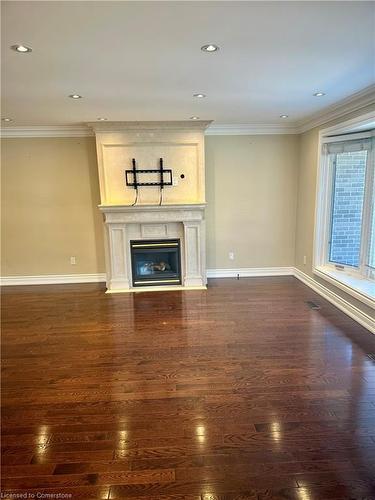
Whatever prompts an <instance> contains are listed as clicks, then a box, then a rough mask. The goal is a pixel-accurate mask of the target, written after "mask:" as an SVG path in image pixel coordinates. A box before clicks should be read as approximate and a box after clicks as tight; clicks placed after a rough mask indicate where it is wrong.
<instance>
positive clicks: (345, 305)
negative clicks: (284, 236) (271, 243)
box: [294, 268, 375, 334]
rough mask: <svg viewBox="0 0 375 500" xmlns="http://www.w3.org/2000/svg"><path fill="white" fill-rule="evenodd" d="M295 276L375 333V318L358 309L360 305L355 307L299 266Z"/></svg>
mask: <svg viewBox="0 0 375 500" xmlns="http://www.w3.org/2000/svg"><path fill="white" fill-rule="evenodd" d="M294 276H295V277H296V278H298V279H299V280H300V281H302V283H304V284H305V285H307V286H308V287H310V288H312V290H314V292H316V293H318V294H319V295H321V296H322V297H323V298H325V299H326V300H328V302H331V304H333V305H334V306H336V307H337V308H338V309H340V310H341V311H342V312H344V313H345V314H346V315H348V316H350V317H351V318H352V319H354V321H356V322H357V323H359V324H360V325H362V326H364V327H365V328H367V330H369V331H370V332H371V333H374V334H375V324H374V319H373V318H371V316H369V315H368V314H366V313H364V312H363V311H361V310H360V309H358V307H355V306H354V305H353V304H351V303H350V302H348V301H347V300H345V299H343V298H342V297H340V295H338V294H337V293H335V292H332V290H329V289H328V288H326V287H325V286H323V285H322V284H321V283H318V282H317V281H315V280H314V279H313V278H311V276H308V275H307V274H305V273H303V272H302V271H300V270H299V269H297V268H294Z"/></svg>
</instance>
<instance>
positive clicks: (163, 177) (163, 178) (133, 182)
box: [125, 158, 173, 189]
mask: <svg viewBox="0 0 375 500" xmlns="http://www.w3.org/2000/svg"><path fill="white" fill-rule="evenodd" d="M132 167H133V168H132V169H131V170H125V180H126V185H127V186H129V187H132V188H134V189H138V188H139V187H141V186H160V189H163V188H164V186H172V185H173V179H172V169H170V168H164V166H163V158H160V159H159V168H155V169H153V168H142V169H137V166H136V161H135V158H132ZM142 174H159V181H158V182H142V181H141V180H140V179H141V178H142Z"/></svg>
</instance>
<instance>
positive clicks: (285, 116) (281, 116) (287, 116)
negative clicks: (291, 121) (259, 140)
mask: <svg viewBox="0 0 375 500" xmlns="http://www.w3.org/2000/svg"><path fill="white" fill-rule="evenodd" d="M280 118H289V115H280Z"/></svg>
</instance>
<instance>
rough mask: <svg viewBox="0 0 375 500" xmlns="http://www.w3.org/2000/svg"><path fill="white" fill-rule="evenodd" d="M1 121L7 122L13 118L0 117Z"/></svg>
mask: <svg viewBox="0 0 375 500" xmlns="http://www.w3.org/2000/svg"><path fill="white" fill-rule="evenodd" d="M1 121H2V122H7V123H9V122H12V121H13V119H12V118H2V119H1Z"/></svg>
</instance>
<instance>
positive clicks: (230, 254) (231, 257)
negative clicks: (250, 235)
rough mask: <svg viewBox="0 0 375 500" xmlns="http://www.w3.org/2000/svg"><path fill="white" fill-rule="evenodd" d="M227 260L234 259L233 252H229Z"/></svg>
mask: <svg viewBox="0 0 375 500" xmlns="http://www.w3.org/2000/svg"><path fill="white" fill-rule="evenodd" d="M229 260H234V252H229Z"/></svg>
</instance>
